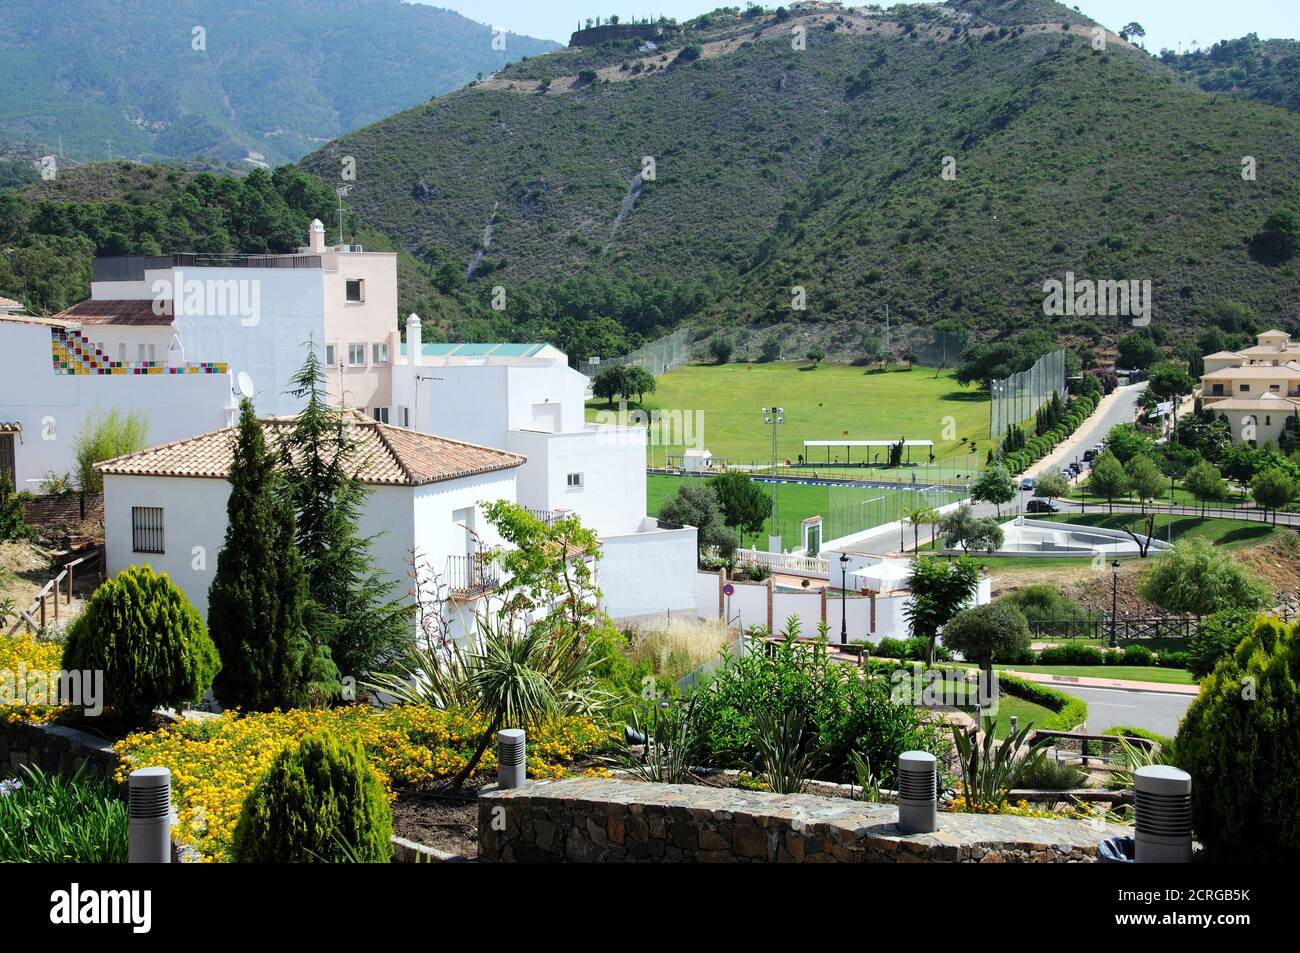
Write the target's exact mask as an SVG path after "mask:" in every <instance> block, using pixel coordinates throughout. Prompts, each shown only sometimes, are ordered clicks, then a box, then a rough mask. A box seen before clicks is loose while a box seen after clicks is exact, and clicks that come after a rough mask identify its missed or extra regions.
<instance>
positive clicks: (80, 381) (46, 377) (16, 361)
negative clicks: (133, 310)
mask: <svg viewBox="0 0 1300 953" xmlns="http://www.w3.org/2000/svg"><path fill="white" fill-rule="evenodd" d="M164 359H165V356H164ZM113 407H116V408H118V410H120V411H122V412H123V413H128V412H130V411H141V412H142V413H143V414H144V415H145V417H146V418H147V419H148V421H149V434H148V438H147V439H148V442H149V443H150V444H157V443H168V442H170V441H173V440H180V439H182V438H184V437H192V436H194V435H195V434H200V433H207V432H208V431H212V430H219V429H221V428H222V427H225V426H228V425H229V423H230V422H231V414H230V411H231V407H232V402H231V379H230V376H229V375H227V374H154V375H119V376H112V375H105V376H95V377H91V376H79V375H68V374H55V373H54V371H53V370H52V369H51V364H50V329H49V328H48V327H45V326H42V325H26V324H17V323H11V322H3V321H0V420H5V421H17V422H19V423H21V424H22V428H23V429H22V434H21V438H20V439H15V441H14V456H15V469H16V476H17V483H18V488H19V489H28V490H33V491H34V490H36V489H37V484H38V483H39V482H40V480H41V479H43V478H44V476H45V474H46V473H47V472H48V471H51V470H53V471H54V472H55V473H57V474H59V475H62V474H64V473H69V472H71V471H72V470H73V468H74V467H75V466H76V459H75V456H74V454H73V442H74V440H75V439H76V437H77V433H78V431H80V429H81V427H82V424H83V423H84V422H85V419H86V417H87V416H88V415H90V414H92V413H95V412H98V411H107V410H109V409H111V408H113Z"/></svg>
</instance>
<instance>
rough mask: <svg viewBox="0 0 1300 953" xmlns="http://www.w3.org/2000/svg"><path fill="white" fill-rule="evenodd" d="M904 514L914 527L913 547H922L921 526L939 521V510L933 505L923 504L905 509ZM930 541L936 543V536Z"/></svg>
mask: <svg viewBox="0 0 1300 953" xmlns="http://www.w3.org/2000/svg"><path fill="white" fill-rule="evenodd" d="M903 515H904V516H905V517H906V519H907V522H908V524H909V525H910V526H911V527H912V549H913V550H919V549H920V548H921V542H920V539H921V527H922V526H933V525H935V524H936V523H938V522H939V511H938V510H936V509H935V508H934V507H933V506H929V505H928V504H922V505H921V506H916V507H912V508H911V509H904V510H903ZM930 543H931V544H933V543H934V538H933V537H931V538H930Z"/></svg>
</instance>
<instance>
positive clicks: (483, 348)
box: [401, 341, 551, 357]
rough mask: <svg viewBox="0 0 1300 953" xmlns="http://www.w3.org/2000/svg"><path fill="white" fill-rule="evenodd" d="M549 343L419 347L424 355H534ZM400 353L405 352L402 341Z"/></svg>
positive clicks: (440, 344) (447, 344)
mask: <svg viewBox="0 0 1300 953" xmlns="http://www.w3.org/2000/svg"><path fill="white" fill-rule="evenodd" d="M550 346H551V345H549V344H517V343H516V344H489V343H484V344H453V343H432V342H431V343H429V344H425V345H423V346H422V347H421V348H420V353H421V354H423V355H424V356H425V357H536V356H537V355H538V354H540V353H541V352H542V351H544V350H546V349H547V348H548V347H550ZM401 353H403V354H405V353H406V342H405V341H403V342H402V349H401Z"/></svg>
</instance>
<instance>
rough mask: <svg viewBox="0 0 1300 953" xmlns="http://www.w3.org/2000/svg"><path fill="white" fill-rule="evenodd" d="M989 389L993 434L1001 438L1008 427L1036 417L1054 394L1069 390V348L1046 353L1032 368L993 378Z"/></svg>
mask: <svg viewBox="0 0 1300 953" xmlns="http://www.w3.org/2000/svg"><path fill="white" fill-rule="evenodd" d="M989 391H990V396H991V397H992V401H991V403H990V405H989V435H990V437H991V438H992V439H993V440H1001V439H1002V436H1003V435H1004V434H1005V433H1006V432H1007V428H1008V427H1014V426H1017V425H1018V424H1022V423H1024V422H1025V421H1026V420H1029V419H1030V418H1032V417H1033V416H1034V414H1036V413H1038V409H1039V408H1040V407H1042V406H1043V404H1045V403H1047V401H1049V400H1051V399H1052V395H1053V394H1055V393H1060V394H1062V395H1064V394H1065V352H1064V351H1052V352H1051V353H1050V354H1044V355H1043V356H1042V357H1040V358H1039V359H1038V360H1037V361H1035V362H1034V366H1033V367H1031V368H1029V370H1027V371H1021V372H1020V373H1018V374H1012V375H1011V376H1010V377H1008V378H1006V379H1005V380H1000V381H993V382H992V383H991V384H990V386H989Z"/></svg>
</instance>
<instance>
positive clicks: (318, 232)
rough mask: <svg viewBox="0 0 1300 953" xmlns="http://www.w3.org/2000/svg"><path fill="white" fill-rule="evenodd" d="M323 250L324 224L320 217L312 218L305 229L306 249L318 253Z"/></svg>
mask: <svg viewBox="0 0 1300 953" xmlns="http://www.w3.org/2000/svg"><path fill="white" fill-rule="evenodd" d="M324 250H325V226H324V224H323V223H322V222H321V220H320V219H318V218H317V219H313V220H312V223H311V227H310V228H309V229H308V230H307V251H309V252H312V253H314V254H317V255H319V254H320V253H321V252H323V251H324Z"/></svg>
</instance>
